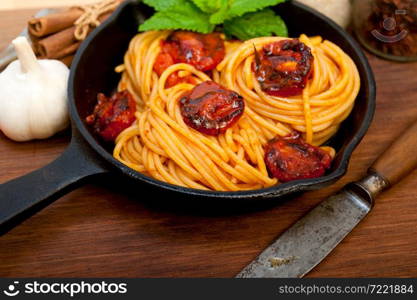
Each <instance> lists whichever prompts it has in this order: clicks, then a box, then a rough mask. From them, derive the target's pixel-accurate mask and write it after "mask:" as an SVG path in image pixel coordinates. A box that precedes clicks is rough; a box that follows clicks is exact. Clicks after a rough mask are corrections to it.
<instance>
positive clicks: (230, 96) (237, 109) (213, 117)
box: [180, 81, 245, 136]
mask: <svg viewBox="0 0 417 300" xmlns="http://www.w3.org/2000/svg"><path fill="white" fill-rule="evenodd" d="M180 108H181V114H182V117H183V119H184V122H185V123H186V124H187V125H188V126H190V127H192V128H194V129H196V130H198V131H200V132H201V133H204V134H208V135H214V136H215V135H219V134H221V133H224V132H225V131H226V130H227V128H229V127H231V126H233V125H234V124H235V123H236V122H237V121H238V120H239V118H240V117H241V116H242V114H243V111H244V108H245V103H244V101H243V98H242V97H241V96H240V95H239V94H237V93H236V92H234V91H231V90H228V89H226V88H224V87H222V86H221V85H219V84H217V83H215V82H214V81H206V82H203V83H200V84H199V85H197V86H196V87H195V88H194V89H193V90H192V91H190V92H188V93H187V94H185V95H184V96H183V97H182V98H181V100H180Z"/></svg>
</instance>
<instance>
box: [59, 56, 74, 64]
mask: <svg viewBox="0 0 417 300" xmlns="http://www.w3.org/2000/svg"><path fill="white" fill-rule="evenodd" d="M73 59H74V55H73V54H72V55H71V54H70V55H68V56H65V57H63V58H61V59H60V61H62V62H63V63H64V64H66V65H67V67H69V66H70V65H71V63H72V61H73Z"/></svg>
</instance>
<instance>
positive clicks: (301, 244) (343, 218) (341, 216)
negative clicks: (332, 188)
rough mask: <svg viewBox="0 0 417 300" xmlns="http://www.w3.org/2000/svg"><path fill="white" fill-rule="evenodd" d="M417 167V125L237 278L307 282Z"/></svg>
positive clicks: (308, 214)
mask: <svg viewBox="0 0 417 300" xmlns="http://www.w3.org/2000/svg"><path fill="white" fill-rule="evenodd" d="M416 167H417V121H416V122H415V123H414V124H413V125H411V126H410V127H409V128H408V129H407V130H406V131H405V132H404V133H403V134H402V135H401V136H400V137H399V138H398V139H397V140H396V141H395V142H394V143H393V144H392V145H391V146H390V147H389V148H388V149H387V150H386V151H385V152H384V153H383V154H382V155H381V156H380V157H379V158H378V159H377V160H376V162H375V163H374V164H373V165H372V167H371V168H369V170H368V174H367V175H366V176H365V177H364V178H363V179H362V180H360V181H358V182H354V183H350V184H348V185H347V186H346V187H344V188H343V189H342V190H341V191H340V192H338V193H336V194H335V195H333V196H330V197H329V198H328V199H326V200H324V201H323V202H322V203H320V204H319V205H318V206H317V207H315V208H314V209H313V210H311V211H310V212H309V213H307V215H306V216H304V217H303V218H301V219H300V220H299V221H298V222H296V223H295V224H294V225H293V226H291V227H290V228H289V229H288V230H287V231H285V232H284V233H283V234H282V235H281V236H280V237H279V238H278V239H277V240H276V241H275V242H273V243H272V244H271V245H270V246H269V247H268V248H267V249H265V250H264V251H263V252H262V253H261V254H260V255H259V256H258V257H257V258H256V259H255V260H254V261H253V262H251V263H250V264H249V265H248V266H246V267H245V268H244V269H243V270H242V271H241V272H240V273H239V274H238V275H237V276H236V277H237V278H262V277H267V278H293V277H303V276H304V275H306V274H307V273H308V272H309V271H311V270H312V269H313V268H314V267H315V266H317V265H318V264H319V263H320V262H321V261H322V260H323V259H324V258H325V257H326V256H327V255H328V254H329V253H330V252H331V251H332V250H333V249H334V248H335V247H336V246H337V245H338V244H339V243H340V242H341V241H342V240H343V239H344V238H345V237H346V236H347V235H348V234H349V233H350V232H351V231H352V230H353V229H354V228H355V227H356V225H358V223H359V222H360V221H361V220H363V219H364V218H365V217H366V216H367V215H368V213H369V212H370V211H371V209H372V206H373V204H374V201H375V198H376V197H377V196H378V195H379V194H380V193H381V192H382V191H384V190H385V189H387V188H389V187H390V186H392V185H394V184H396V183H397V182H399V181H400V180H401V179H402V178H404V177H405V176H407V175H408V174H409V173H411V172H412V171H413V170H414V169H415V168H416Z"/></svg>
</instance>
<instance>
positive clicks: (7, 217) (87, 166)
mask: <svg viewBox="0 0 417 300" xmlns="http://www.w3.org/2000/svg"><path fill="white" fill-rule="evenodd" d="M96 157H97V154H96V153H95V152H94V151H93V150H92V149H91V148H90V146H89V145H87V143H86V142H84V141H83V140H82V138H81V137H80V134H79V133H78V132H76V131H74V133H73V136H72V139H71V143H70V145H69V147H68V148H67V149H66V150H65V152H64V153H63V154H62V155H61V156H60V157H58V158H57V159H56V160H55V161H53V162H51V163H50V164H49V165H47V166H45V167H43V168H41V169H38V170H36V171H33V172H32V173H29V174H27V175H24V176H22V177H19V178H17V179H13V180H10V181H8V182H6V183H4V184H1V185H0V235H1V234H4V233H6V232H7V231H9V230H10V229H12V228H13V227H15V226H16V225H18V224H19V223H20V222H22V221H23V220H25V219H27V218H29V217H30V216H32V215H33V214H35V213H36V212H38V211H39V210H41V209H42V208H44V207H46V206H47V205H49V204H51V203H52V202H53V201H55V200H56V199H58V198H59V197H61V196H63V195H64V194H66V193H68V192H70V191H71V190H73V189H74V188H75V187H77V184H80V183H81V182H82V181H83V180H84V179H87V178H89V177H91V176H94V175H99V174H104V173H108V172H109V170H108V168H107V166H106V164H105V163H104V162H102V161H100V160H99V159H97V158H96Z"/></svg>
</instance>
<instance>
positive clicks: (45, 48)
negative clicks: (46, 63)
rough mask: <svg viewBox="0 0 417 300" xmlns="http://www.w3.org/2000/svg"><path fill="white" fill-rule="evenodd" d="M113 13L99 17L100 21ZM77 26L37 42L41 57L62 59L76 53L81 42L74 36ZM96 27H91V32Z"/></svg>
mask: <svg viewBox="0 0 417 300" xmlns="http://www.w3.org/2000/svg"><path fill="white" fill-rule="evenodd" d="M110 15H111V13H108V14H105V15H103V16H101V17H100V18H99V21H100V22H103V21H104V20H105V19H107V18H108V17H109V16H110ZM75 28H76V27H75V26H72V27H70V28H67V29H65V30H62V31H60V32H58V33H55V34H52V35H50V36H48V37H46V38H44V39H41V40H40V41H39V42H38V43H37V45H38V46H37V50H38V52H39V57H40V58H49V59H60V58H62V57H65V56H68V55H70V54H73V53H75V51H77V49H78V47H79V46H80V44H81V42H80V41H78V40H77V39H76V38H75V37H74V32H75ZM93 29H94V28H91V29H90V32H91V31H92V30H93Z"/></svg>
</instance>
